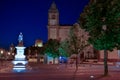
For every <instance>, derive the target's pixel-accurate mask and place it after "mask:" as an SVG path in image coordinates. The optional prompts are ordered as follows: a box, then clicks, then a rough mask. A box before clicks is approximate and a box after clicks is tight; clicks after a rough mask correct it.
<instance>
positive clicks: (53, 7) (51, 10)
mask: <svg viewBox="0 0 120 80" xmlns="http://www.w3.org/2000/svg"><path fill="white" fill-rule="evenodd" d="M49 12H58V9H57V7H56V4H55V2H54V1H53V2H52V5H51V7H50V9H49Z"/></svg>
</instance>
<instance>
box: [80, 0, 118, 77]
mask: <svg viewBox="0 0 120 80" xmlns="http://www.w3.org/2000/svg"><path fill="white" fill-rule="evenodd" d="M119 3H120V0H92V1H91V2H90V3H89V4H88V5H87V6H86V7H85V9H84V11H83V12H82V14H81V15H80V18H79V24H80V26H81V27H82V28H83V29H85V30H86V31H87V32H89V35H90V37H89V43H91V44H92V45H93V46H94V48H95V49H97V50H104V75H108V65H107V59H108V58H107V51H108V50H110V51H111V50H113V49H114V48H119V45H120V42H119V36H120V24H119V22H120V4H119Z"/></svg>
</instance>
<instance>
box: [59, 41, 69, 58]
mask: <svg viewBox="0 0 120 80" xmlns="http://www.w3.org/2000/svg"><path fill="white" fill-rule="evenodd" d="M69 53H70V50H69V43H68V41H67V40H64V41H62V42H60V46H59V54H60V56H64V57H68V56H70V54H69Z"/></svg>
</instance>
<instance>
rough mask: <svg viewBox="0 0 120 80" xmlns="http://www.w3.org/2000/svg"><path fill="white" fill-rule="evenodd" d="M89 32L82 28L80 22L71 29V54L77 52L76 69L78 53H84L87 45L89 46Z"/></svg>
mask: <svg viewBox="0 0 120 80" xmlns="http://www.w3.org/2000/svg"><path fill="white" fill-rule="evenodd" d="M87 39H88V36H87V33H86V32H85V31H84V30H82V29H81V28H80V26H79V24H77V23H76V24H74V25H73V27H71V29H70V33H69V39H68V41H69V50H70V52H71V54H76V55H77V56H76V69H78V54H79V53H82V51H83V50H84V49H85V47H87V46H88V43H87Z"/></svg>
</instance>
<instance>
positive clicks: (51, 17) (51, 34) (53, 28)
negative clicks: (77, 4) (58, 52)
mask: <svg viewBox="0 0 120 80" xmlns="http://www.w3.org/2000/svg"><path fill="white" fill-rule="evenodd" d="M58 28H59V12H58V9H57V7H56V4H55V2H53V3H52V5H51V7H50V9H49V11H48V39H58V34H59V32H58Z"/></svg>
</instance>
